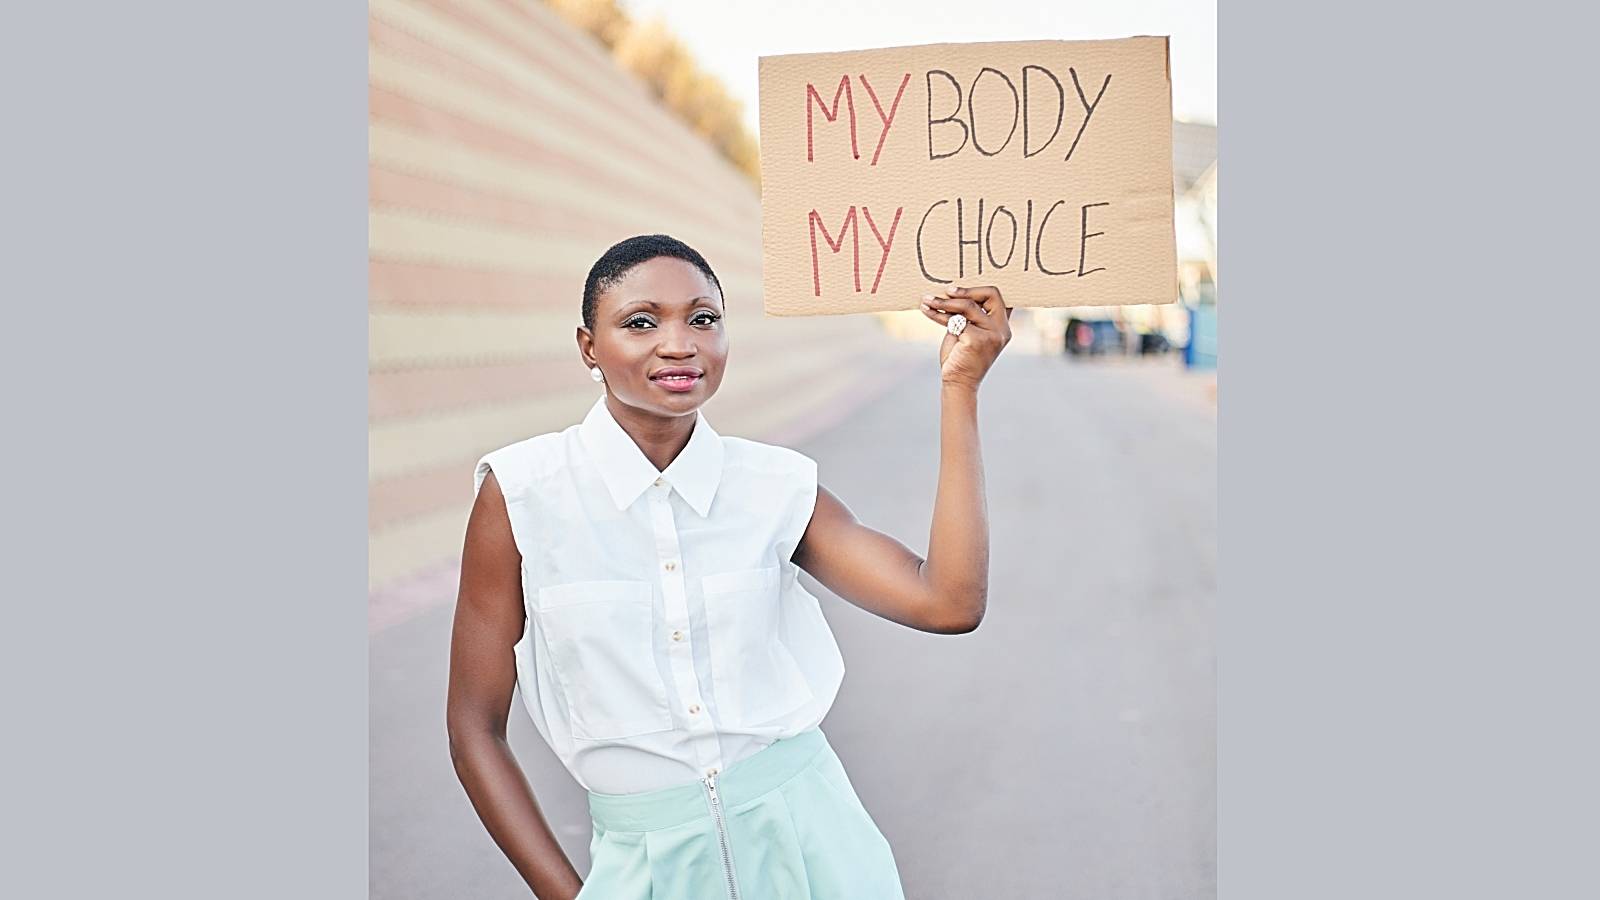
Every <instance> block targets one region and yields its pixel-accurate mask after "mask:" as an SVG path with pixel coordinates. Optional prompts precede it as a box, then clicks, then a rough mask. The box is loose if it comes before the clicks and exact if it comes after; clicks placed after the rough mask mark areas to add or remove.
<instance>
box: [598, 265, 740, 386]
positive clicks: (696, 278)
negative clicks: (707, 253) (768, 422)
mask: <svg viewBox="0 0 1600 900" xmlns="http://www.w3.org/2000/svg"><path fill="white" fill-rule="evenodd" d="M722 315H723V308H722V295H721V293H720V292H719V291H718V290H717V289H716V287H715V286H714V285H712V284H711V282H710V280H709V279H707V278H706V276H705V274H704V273H702V272H701V271H700V270H699V269H698V268H696V267H695V266H693V265H692V264H690V263H687V262H684V261H683V260H681V259H677V258H675V257H671V256H658V257H656V258H655V259H651V260H647V261H645V262H642V263H640V264H639V265H637V266H634V267H633V268H632V269H629V270H628V272H627V274H626V275H624V276H623V277H622V279H621V280H619V281H617V282H616V283H615V284H613V285H612V286H611V287H610V288H608V289H606V290H604V291H602V292H601V293H600V296H599V297H597V298H596V301H595V310H594V331H593V332H592V333H590V334H589V335H588V339H587V340H586V339H585V335H584V329H581V328H580V329H579V338H578V349H579V352H580V353H582V354H583V358H584V363H585V364H586V365H589V366H595V365H598V366H599V367H600V371H601V373H602V374H604V375H605V377H606V389H607V390H609V391H610V392H611V394H612V395H613V396H615V397H616V398H617V399H618V400H620V401H621V402H623V403H625V404H627V405H628V406H632V407H636V408H638V409H641V410H644V411H646V412H651V413H654V414H656V415H660V416H682V415H687V414H689V413H692V412H694V411H695V410H696V409H699V408H700V405H701V404H703V403H705V402H706V401H707V400H709V399H711V395H713V394H715V393H716V392H717V387H718V386H719V385H721V384H722V369H723V366H724V364H725V363H726V362H727V358H728V335H727V333H726V332H725V331H724V330H723V326H722Z"/></svg>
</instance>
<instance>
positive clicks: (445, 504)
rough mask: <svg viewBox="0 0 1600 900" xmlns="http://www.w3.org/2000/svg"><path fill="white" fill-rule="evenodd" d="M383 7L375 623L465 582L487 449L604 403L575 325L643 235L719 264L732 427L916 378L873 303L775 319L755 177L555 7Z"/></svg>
mask: <svg viewBox="0 0 1600 900" xmlns="http://www.w3.org/2000/svg"><path fill="white" fill-rule="evenodd" d="M370 11H371V12H370V24H371V31H370V37H371V42H370V47H369V50H370V97H369V101H370V117H371V122H370V128H371V131H370V160H371V165H370V178H371V182H370V192H371V209H370V239H369V240H370V260H371V261H370V267H371V269H370V290H369V301H368V302H369V312H370V350H369V376H368V377H369V397H370V400H369V413H368V415H369V442H368V467H369V471H368V478H369V501H368V502H369V529H370V541H369V551H370V554H369V588H370V590H371V591H372V595H371V599H372V604H373V615H374V622H375V623H377V622H379V621H380V620H383V619H385V617H391V618H392V617H393V616H394V615H395V614H397V613H396V611H397V610H403V609H405V608H407V607H409V606H415V605H417V604H431V603H436V602H439V601H440V600H441V599H449V598H451V597H453V596H454V581H455V578H456V566H457V564H458V561H459V554H460V550H461V539H462V535H463V531H464V528H465V524H466V515H467V511H468V509H469V507H470V504H471V499H472V497H471V492H472V488H471V484H472V482H471V476H472V466H473V463H474V462H475V461H476V460H477V458H478V457H479V456H480V455H481V454H483V453H484V452H486V451H488V450H491V449H493V448H495V447H498V446H501V445H503V444H506V443H510V442H511V441H515V440H519V439H521V438H523V437H528V436H531V435H534V434H539V433H541V432H545V431H554V430H558V429H561V428H564V427H566V426H567V425H570V424H572V423H574V422H576V421H578V420H579V419H580V418H581V417H582V415H583V413H584V411H585V410H586V409H587V408H588V406H589V404H590V403H592V402H593V400H594V398H595V397H596V396H597V394H596V391H597V388H596V386H595V385H594V384H593V382H591V381H590V380H589V379H588V377H587V372H586V371H585V370H584V369H583V367H582V365H581V363H580V361H579V358H578V352H577V348H576V343H575V339H574V337H573V331H574V328H575V327H576V326H577V325H578V324H579V323H580V316H579V303H580V300H581V297H582V289H583V278H584V276H585V275H586V274H587V272H588V268H589V266H590V265H591V264H592V263H593V261H594V259H595V258H596V257H598V256H599V254H600V253H601V252H603V251H604V250H605V248H606V247H608V246H610V245H611V244H612V243H614V242H616V241H618V240H620V239H622V238H624V237H628V236H630V235H633V234H639V233H645V232H665V233H668V234H672V235H674V236H676V237H678V238H681V239H682V240H684V241H686V242H688V243H689V244H691V245H692V246H694V247H696V248H697V249H698V250H700V251H701V252H702V253H703V254H705V256H706V258H707V259H708V260H709V261H710V262H711V265H712V267H713V268H715V269H716V271H717V275H718V277H719V279H720V280H721V282H722V284H723V287H724V289H725V291H726V294H727V296H726V300H727V306H728V313H729V315H728V319H727V327H728V330H729V335H730V341H731V344H730V351H731V352H730V360H729V372H728V379H727V380H726V381H725V382H724V383H723V386H722V388H721V391H720V392H719V394H718V396H717V397H716V398H714V399H713V400H712V401H711V403H710V404H708V405H707V407H706V415H707V417H708V418H710V419H711V420H712V421H713V424H714V425H715V426H716V427H717V429H718V430H719V431H721V432H723V433H724V434H737V435H743V436H747V437H752V438H755V439H758V440H778V439H780V438H782V437H783V436H785V435H792V434H794V433H796V432H795V430H794V429H795V428H796V427H797V423H800V422H803V421H805V420H806V419H807V418H808V417H814V416H816V415H819V414H822V413H823V412H824V411H826V410H827V409H828V408H829V406H830V405H831V404H833V403H835V402H836V401H837V400H839V398H841V397H843V396H847V395H848V394H849V393H850V392H852V391H853V390H854V389H856V388H857V387H859V386H860V385H861V384H863V383H864V382H866V381H871V380H872V379H873V378H875V377H876V378H881V377H884V376H885V375H886V373H891V372H897V371H901V370H903V367H904V365H905V355H904V354H905V350H904V348H897V347H895V346H893V345H891V344H890V343H889V342H888V341H886V340H885V339H884V336H883V333H882V330H881V329H880V327H879V326H878V323H877V320H876V319H874V318H872V317H869V316H847V317H828V318H820V319H782V320H777V319H766V318H765V317H764V315H763V312H762V308H761V272H760V260H761V252H760V249H761V248H760V235H761V227H760V225H761V208H760V201H759V195H758V192H757V190H756V188H755V186H754V185H752V184H750V183H749V181H748V180H746V179H745V178H744V177H743V176H742V175H740V174H739V173H738V172H737V171H736V170H734V168H733V167H732V166H731V165H729V164H728V163H727V162H726V161H725V160H724V159H723V158H722V157H721V156H719V155H718V154H716V153H715V152H714V151H713V150H712V149H711V148H710V147H709V146H708V145H707V144H705V143H704V142H703V141H702V140H701V139H700V138H699V137H698V136H696V135H695V134H694V133H693V132H692V131H690V130H689V129H688V128H687V127H685V126H684V125H683V124H681V123H680V122H679V121H678V120H677V119H676V118H674V116H673V115H672V114H671V112H670V111H668V110H666V109H665V108H664V107H662V106H661V105H660V104H659V103H658V102H657V101H656V100H655V99H654V97H653V96H651V94H650V93H649V92H648V90H647V89H646V88H645V87H644V86H643V85H642V84H641V83H639V82H638V81H637V80H636V79H634V78H633V77H632V76H630V75H629V74H627V73H626V72H624V71H622V70H621V69H619V68H618V67H617V66H616V65H615V64H614V63H613V62H612V61H611V59H610V58H609V56H608V55H607V54H606V53H605V51H604V49H603V48H601V47H600V46H599V45H598V44H597V43H596V42H594V41H593V40H592V39H591V38H589V37H588V36H587V35H585V34H582V33H580V32H578V31H576V30H575V29H573V28H571V27H570V26H568V25H567V24H566V23H565V22H563V21H562V20H561V19H560V18H559V17H558V16H557V15H556V14H555V13H553V12H551V11H550V10H549V9H547V8H545V7H544V6H543V5H541V4H539V3H536V2H512V0H450V2H445V0H373V2H372V3H371V5H370ZM789 351H801V352H789ZM775 398H781V399H775Z"/></svg>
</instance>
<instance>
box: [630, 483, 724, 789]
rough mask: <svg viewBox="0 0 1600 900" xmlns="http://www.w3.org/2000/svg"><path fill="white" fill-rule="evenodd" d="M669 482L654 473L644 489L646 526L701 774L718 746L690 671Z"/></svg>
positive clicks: (685, 600)
mask: <svg viewBox="0 0 1600 900" xmlns="http://www.w3.org/2000/svg"><path fill="white" fill-rule="evenodd" d="M671 491H672V487H671V486H670V485H668V484H667V483H666V482H665V481H664V480H662V479H660V478H657V479H656V480H655V482H654V483H653V484H652V485H651V486H650V489H649V490H648V491H647V492H646V496H647V497H648V498H649V506H650V526H651V530H652V531H653V532H654V533H655V541H656V560H657V568H658V571H659V574H660V576H661V593H662V596H663V598H664V599H665V606H664V614H665V619H666V629H667V661H668V662H669V664H670V665H671V668H672V680H673V682H674V683H675V684H676V685H677V688H678V709H679V711H680V712H681V713H683V715H684V717H685V718H686V719H687V720H688V723H689V735H690V744H691V745H692V746H693V748H694V753H695V757H696V759H697V760H698V761H699V764H700V771H701V774H711V775H714V774H717V773H718V772H720V771H722V747H721V742H720V741H718V740H717V730H716V727H715V725H714V724H713V723H712V721H711V713H710V711H709V710H707V709H706V705H705V700H704V699H703V698H702V697H701V695H700V679H699V678H698V677H697V676H696V675H695V671H694V641H693V638H692V637H691V633H690V629H689V597H688V592H687V590H686V589H685V587H684V580H683V556H682V553H681V548H680V547H679V545H678V528H677V525H676V523H675V522H674V521H673V518H672V504H671V503H669V502H668V498H669V496H670V494H671Z"/></svg>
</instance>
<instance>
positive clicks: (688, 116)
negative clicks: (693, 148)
mask: <svg viewBox="0 0 1600 900" xmlns="http://www.w3.org/2000/svg"><path fill="white" fill-rule="evenodd" d="M546 2H547V3H549V5H550V7H551V8H552V9H554V10H555V11H556V12H557V13H559V14H560V15H561V16H562V17H563V18H565V19H566V20H567V21H568V22H570V23H571V24H573V25H575V26H577V27H578V28H581V29H583V30H584V31H586V32H588V33H589V34H591V35H594V37H595V38H596V39H597V40H599V41H600V43H601V44H603V45H605V46H606V47H607V48H609V49H610V51H611V55H612V57H613V58H614V59H616V61H617V63H618V64H619V65H621V66H622V67H623V68H624V69H627V70H628V71H629V72H632V73H633V74H634V75H636V76H637V77H639V78H640V79H641V80H643V81H644V83H645V84H646V85H648V86H649V87H650V90H651V91H652V92H653V93H654V94H655V95H656V96H657V97H658V98H660V100H661V102H662V103H663V104H665V105H666V107H667V108H668V109H670V110H672V111H673V112H674V113H675V114H676V115H677V116H678V117H679V118H680V119H682V120H683V122H684V124H686V125H688V126H689V127H690V128H691V129H693V130H694V131H695V133H697V134H699V135H701V136H702V137H704V138H705V139H706V140H707V141H708V142H709V143H710V144H711V146H712V147H714V148H716V150H717V152H718V153H721V154H722V155H723V156H724V157H725V158H727V160H728V161H729V162H731V163H733V165H734V166H735V167H737V168H738V169H739V171H741V172H743V173H744V174H745V176H746V177H748V178H749V179H750V180H751V181H752V182H754V183H755V184H757V185H760V183H761V152H760V146H759V145H758V144H757V142H756V139H755V136H754V135H752V134H750V132H749V131H748V130H747V129H746V128H745V127H744V106H743V104H741V103H740V102H739V101H738V100H735V99H734V98H733V96H732V95H730V94H729V93H728V89H727V88H726V87H725V86H724V85H723V84H722V82H721V81H720V80H718V79H717V78H716V77H714V76H712V75H711V74H709V73H707V72H705V71H703V70H701V68H700V67H699V65H698V64H696V63H695V61H694V57H693V56H692V55H690V53H689V51H688V50H687V49H686V48H685V47H684V46H683V44H682V42H680V41H679V40H678V39H677V38H676V37H674V36H673V34H672V32H671V30H670V29H668V28H667V24H666V22H664V21H663V20H662V19H660V18H659V17H656V18H652V19H651V20H650V21H648V22H639V21H636V20H634V19H632V18H631V17H629V16H628V14H627V13H626V12H624V11H623V10H622V8H621V7H619V6H618V5H617V3H616V0H546Z"/></svg>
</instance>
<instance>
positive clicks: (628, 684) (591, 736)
mask: <svg viewBox="0 0 1600 900" xmlns="http://www.w3.org/2000/svg"><path fill="white" fill-rule="evenodd" d="M535 614H536V615H537V616H538V619H539V625H540V627H541V628H542V629H544V634H545V640H546V642H547V644H548V646H549V647H550V657H551V666H552V669H553V670H554V672H555V677H556V681H557V683H558V684H559V685H560V688H561V693H562V695H563V696H564V697H565V698H566V701H567V708H568V709H569V710H570V712H571V720H572V736H573V737H574V738H577V739H580V740H615V739H618V738H626V737H631V736H634V735H639V734H648V733H650V732H654V731H666V730H667V729H669V728H671V727H672V713H671V711H670V709H669V708H668V706H667V687H666V684H665V683H664V682H663V681H662V680H661V675H660V673H659V671H658V670H657V669H656V662H655V659H656V654H655V645H654V640H653V639H654V635H655V630H656V629H655V613H654V605H653V602H652V592H651V587H650V584H649V583H648V582H643V581H580V582H573V583H570V584H558V585H554V586H551V587H544V588H540V589H539V595H538V603H537V607H536V609H535Z"/></svg>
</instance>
